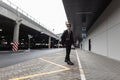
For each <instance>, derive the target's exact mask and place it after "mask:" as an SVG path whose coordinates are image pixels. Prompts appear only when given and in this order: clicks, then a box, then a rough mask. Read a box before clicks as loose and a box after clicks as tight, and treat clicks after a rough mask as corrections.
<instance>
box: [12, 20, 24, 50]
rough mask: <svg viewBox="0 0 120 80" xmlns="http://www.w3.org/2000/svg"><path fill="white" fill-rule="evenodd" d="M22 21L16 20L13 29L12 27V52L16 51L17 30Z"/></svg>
mask: <svg viewBox="0 0 120 80" xmlns="http://www.w3.org/2000/svg"><path fill="white" fill-rule="evenodd" d="M21 21H22V20H17V21H16V24H15V27H14V33H13V45H12V50H13V51H15V52H16V51H18V43H19V28H20V24H21Z"/></svg>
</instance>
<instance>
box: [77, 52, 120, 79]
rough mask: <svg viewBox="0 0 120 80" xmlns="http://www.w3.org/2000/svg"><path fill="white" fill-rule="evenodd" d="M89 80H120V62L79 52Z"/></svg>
mask: <svg viewBox="0 0 120 80" xmlns="http://www.w3.org/2000/svg"><path fill="white" fill-rule="evenodd" d="M78 52H79V57H80V59H81V64H82V66H83V69H84V72H85V76H86V79H87V80H120V62H119V61H116V60H113V59H109V58H107V57H104V56H100V55H97V54H94V53H90V52H84V51H81V50H78Z"/></svg>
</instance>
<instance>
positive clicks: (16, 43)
mask: <svg viewBox="0 0 120 80" xmlns="http://www.w3.org/2000/svg"><path fill="white" fill-rule="evenodd" d="M12 51H14V52H17V51H18V42H13V44H12Z"/></svg>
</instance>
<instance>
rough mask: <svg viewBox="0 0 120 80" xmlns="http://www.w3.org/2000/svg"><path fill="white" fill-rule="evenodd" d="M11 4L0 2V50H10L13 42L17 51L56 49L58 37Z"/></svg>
mask: <svg viewBox="0 0 120 80" xmlns="http://www.w3.org/2000/svg"><path fill="white" fill-rule="evenodd" d="M11 4H12V3H10V5H8V4H6V3H4V2H2V1H0V9H1V11H0V50H12V48H13V44H14V42H17V43H18V49H28V48H32V49H40V48H50V47H54V48H55V47H57V45H58V41H59V37H58V36H56V35H55V34H53V33H52V32H50V31H49V30H47V29H45V28H44V27H43V26H42V25H41V24H39V22H36V21H34V20H35V19H34V18H32V17H30V15H28V14H27V13H26V15H25V14H23V13H25V12H23V11H22V12H23V13H22V12H19V9H18V10H17V9H15V8H13V7H11ZM15 7H16V6H15ZM19 21H20V22H19ZM15 47H16V46H15Z"/></svg>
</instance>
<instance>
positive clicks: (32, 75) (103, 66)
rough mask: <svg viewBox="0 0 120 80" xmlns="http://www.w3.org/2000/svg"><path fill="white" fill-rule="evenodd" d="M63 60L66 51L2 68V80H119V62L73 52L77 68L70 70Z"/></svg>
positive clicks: (81, 52)
mask: <svg viewBox="0 0 120 80" xmlns="http://www.w3.org/2000/svg"><path fill="white" fill-rule="evenodd" d="M77 53H78V58H80V61H79V60H78V58H77V55H76V54H77ZM64 56H65V50H63V51H61V52H59V53H55V54H47V55H45V56H41V57H39V58H35V59H32V60H28V61H25V62H21V63H19V64H15V65H12V66H9V67H5V68H0V80H120V76H119V75H120V62H119V61H115V60H112V59H109V58H107V57H104V56H100V55H97V54H94V53H90V52H85V51H81V50H80V49H77V50H72V52H71V60H72V62H74V64H75V65H73V66H70V65H67V64H66V63H65V62H64ZM78 63H81V64H82V65H81V64H78ZM84 73H85V78H86V79H84V78H82V77H83V75H84Z"/></svg>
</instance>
